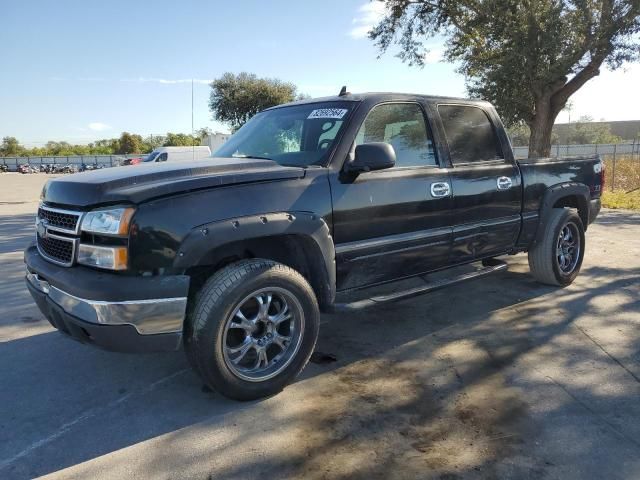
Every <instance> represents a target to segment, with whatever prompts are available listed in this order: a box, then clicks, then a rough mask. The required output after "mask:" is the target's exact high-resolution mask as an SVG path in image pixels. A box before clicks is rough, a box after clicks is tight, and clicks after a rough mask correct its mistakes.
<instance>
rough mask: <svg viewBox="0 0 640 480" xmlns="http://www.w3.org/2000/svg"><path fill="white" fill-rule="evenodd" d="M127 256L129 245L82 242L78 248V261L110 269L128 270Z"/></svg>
mask: <svg viewBox="0 0 640 480" xmlns="http://www.w3.org/2000/svg"><path fill="white" fill-rule="evenodd" d="M127 257H128V255H127V247H98V246H97V245H87V244H84V243H81V244H80V248H79V249H78V263H81V264H83V265H90V266H92V267H99V268H107V269H109V270H126V269H127V261H128V258H127Z"/></svg>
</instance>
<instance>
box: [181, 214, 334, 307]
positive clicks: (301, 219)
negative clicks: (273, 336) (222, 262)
mask: <svg viewBox="0 0 640 480" xmlns="http://www.w3.org/2000/svg"><path fill="white" fill-rule="evenodd" d="M280 235H298V236H301V237H304V238H305V239H307V240H310V241H311V242H312V245H313V246H314V248H317V249H318V251H317V252H312V255H311V257H315V258H310V260H311V261H313V262H317V264H318V266H319V265H320V264H321V265H322V268H321V269H320V273H321V275H322V276H323V277H324V278H322V279H313V280H315V281H316V282H315V284H316V286H317V287H318V289H319V292H316V293H317V294H318V295H319V298H318V301H319V303H320V304H321V305H325V304H329V303H333V300H334V298H335V291H336V264H335V256H336V255H335V247H334V243H333V238H332V237H331V231H330V229H329V226H328V225H327V223H326V222H325V221H324V220H323V218H322V217H320V216H319V215H316V214H315V213H312V212H299V211H293V212H274V213H265V214H260V215H249V216H243V217H236V218H230V219H227V220H220V221H215V222H210V223H207V224H204V225H200V226H198V227H196V228H194V229H192V230H191V232H189V234H187V236H186V237H185V238H184V240H183V242H182V243H181V245H180V248H179V250H178V252H177V255H176V257H175V260H174V267H175V268H177V269H187V268H190V267H194V266H199V265H203V260H204V259H205V257H206V255H207V254H209V253H210V252H212V251H213V250H215V249H219V248H221V247H222V248H224V246H225V245H230V244H232V243H234V242H240V241H244V240H257V239H260V238H264V237H272V236H280ZM316 254H317V255H316ZM319 256H321V257H322V258H321V259H319V258H318V257H319ZM318 280H320V281H318ZM313 283H314V282H312V284H313Z"/></svg>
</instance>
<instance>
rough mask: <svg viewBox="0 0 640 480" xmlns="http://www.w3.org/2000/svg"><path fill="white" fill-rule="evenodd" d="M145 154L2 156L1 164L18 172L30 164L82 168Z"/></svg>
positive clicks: (111, 165) (9, 169) (104, 164)
mask: <svg viewBox="0 0 640 480" xmlns="http://www.w3.org/2000/svg"><path fill="white" fill-rule="evenodd" d="M144 155H145V154H140V153H137V154H136V153H134V154H128V155H68V156H62V157H54V156H44V157H0V165H6V166H7V170H8V171H10V172H16V171H17V170H18V166H19V165H29V166H31V167H36V168H39V167H40V166H41V165H72V166H75V167H76V168H80V166H82V165H85V166H86V165H93V166H96V167H97V166H101V167H117V166H120V165H122V164H123V163H124V161H125V160H127V159H130V158H140V157H143V156H144Z"/></svg>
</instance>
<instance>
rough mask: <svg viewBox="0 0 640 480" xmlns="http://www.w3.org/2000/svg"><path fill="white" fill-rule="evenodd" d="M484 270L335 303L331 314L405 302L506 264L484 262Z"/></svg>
mask: <svg viewBox="0 0 640 480" xmlns="http://www.w3.org/2000/svg"><path fill="white" fill-rule="evenodd" d="M483 265H485V266H484V268H482V269H480V270H476V271H475V272H470V273H464V274H461V275H457V276H455V277H451V278H445V279H442V280H438V281H436V282H433V283H429V284H427V285H424V286H421V287H415V288H410V289H409V290H404V291H402V292H396V293H390V294H387V295H378V296H375V297H371V298H365V299H364V300H356V301H354V302H351V303H336V304H334V305H333V306H332V308H331V310H330V311H331V312H333V313H346V312H354V311H357V310H362V309H363V308H369V307H373V306H375V305H380V304H381V303H390V302H397V301H399V300H406V299H407V298H412V297H417V296H419V295H424V294H425V293H431V292H434V291H436V290H440V289H441V288H445V287H448V286H451V285H456V284H458V283H463V282H466V281H468V280H474V279H476V278H480V277H485V276H487V275H490V274H492V273H495V272H500V271H502V270H506V269H507V264H506V263H505V262H503V261H502V260H495V259H490V260H485V261H483Z"/></svg>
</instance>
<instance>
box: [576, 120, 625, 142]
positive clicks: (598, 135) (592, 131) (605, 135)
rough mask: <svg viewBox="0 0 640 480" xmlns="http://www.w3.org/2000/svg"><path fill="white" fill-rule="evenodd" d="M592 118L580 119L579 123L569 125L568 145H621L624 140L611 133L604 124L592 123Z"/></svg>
mask: <svg viewBox="0 0 640 480" xmlns="http://www.w3.org/2000/svg"><path fill="white" fill-rule="evenodd" d="M592 122H593V118H591V117H580V119H579V120H578V123H572V124H570V125H569V128H570V130H569V135H568V136H567V143H569V144H571V145H585V144H593V143H619V142H621V141H622V138H620V137H618V136H617V135H613V134H612V133H611V129H610V128H609V126H608V125H606V124H604V123H592Z"/></svg>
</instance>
